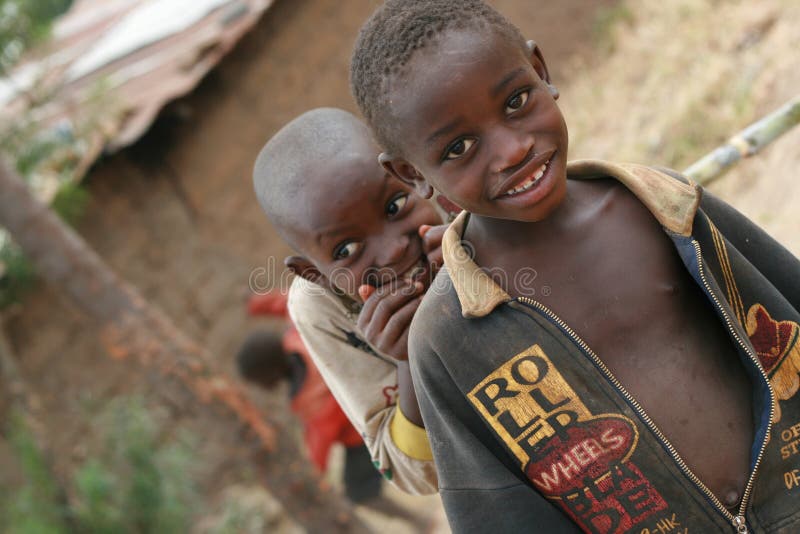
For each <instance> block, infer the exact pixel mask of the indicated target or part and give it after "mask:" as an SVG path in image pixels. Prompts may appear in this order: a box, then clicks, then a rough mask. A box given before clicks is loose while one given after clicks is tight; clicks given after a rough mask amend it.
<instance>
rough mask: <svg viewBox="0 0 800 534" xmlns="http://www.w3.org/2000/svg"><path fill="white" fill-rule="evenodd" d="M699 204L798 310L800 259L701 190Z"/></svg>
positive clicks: (799, 309)
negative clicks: (701, 196) (701, 197)
mask: <svg viewBox="0 0 800 534" xmlns="http://www.w3.org/2000/svg"><path fill="white" fill-rule="evenodd" d="M700 208H701V209H702V210H703V212H704V213H705V214H706V215H707V216H708V218H709V219H710V220H711V221H712V222H713V223H714V226H716V227H717V228H718V229H719V231H720V232H721V233H722V235H724V236H725V238H726V239H727V240H728V241H730V242H731V244H732V245H733V246H735V247H736V249H737V250H738V251H739V252H741V254H742V255H743V256H744V257H745V258H747V260H748V261H749V262H750V263H752V264H753V266H755V267H756V268H757V269H758V270H759V271H760V272H761V273H763V274H764V276H765V277H766V278H767V279H768V280H769V281H770V283H772V285H773V286H775V288H776V289H777V290H778V291H780V293H781V294H782V295H783V296H784V297H785V298H786V300H788V301H789V303H790V304H791V305H792V306H793V307H794V309H795V310H798V311H800V260H798V259H797V258H796V257H795V256H794V255H793V254H792V253H791V252H789V251H788V250H786V248H785V247H783V246H782V245H781V244H780V243H778V242H777V241H775V240H774V239H773V238H772V237H770V236H769V234H767V233H766V232H765V231H764V230H762V229H761V228H760V227H759V226H758V225H756V224H755V223H753V222H752V221H751V220H750V219H748V218H747V217H745V216H744V215H742V214H741V213H740V212H739V211H737V210H736V209H735V208H733V207H732V206H730V205H729V204H727V203H725V202H724V201H722V200H720V199H719V198H717V197H715V196H714V195H712V194H711V193H709V192H708V191H705V190H704V191H703V199H702V201H701V203H700Z"/></svg>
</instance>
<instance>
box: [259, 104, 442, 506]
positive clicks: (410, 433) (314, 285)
mask: <svg viewBox="0 0 800 534" xmlns="http://www.w3.org/2000/svg"><path fill="white" fill-rule="evenodd" d="M378 152H379V151H378V147H377V146H375V144H374V142H373V141H372V138H371V136H370V133H369V130H368V129H367V127H366V126H365V125H364V124H363V123H361V122H360V121H359V120H358V119H356V117H354V116H353V115H352V114H350V113H347V112H345V111H342V110H338V109H330V108H321V109H315V110H312V111H309V112H307V113H304V114H303V115H301V116H299V117H298V118H296V119H294V120H293V121H292V122H290V123H289V124H287V125H286V126H284V127H283V128H282V129H281V130H280V131H279V132H278V133H277V134H276V135H275V136H274V137H273V138H272V139H270V140H269V142H268V143H267V144H266V145H265V147H264V148H263V149H262V151H261V153H260V154H259V156H258V160H257V161H256V165H255V169H254V172H253V178H254V184H255V190H256V194H257V196H258V199H259V202H260V203H261V206H262V208H263V209H264V211H265V213H266V214H267V216H268V217H269V218H270V220H271V221H272V223H273V225H274V227H275V228H276V230H277V231H278V232H279V233H280V235H281V237H283V238H284V240H285V241H286V242H287V243H288V244H289V245H290V246H291V247H292V248H293V249H294V250H296V251H297V253H298V255H297V256H291V257H289V258H287V260H286V264H287V266H288V267H289V268H290V269H292V271H293V272H294V273H295V275H296V277H295V279H294V281H293V283H292V287H291V289H290V291H289V303H288V307H289V314H290V315H291V318H292V321H293V322H294V324H295V326H296V328H297V330H298V331H299V332H300V336H301V337H302V339H303V342H304V343H305V345H306V347H307V348H308V350H309V352H310V354H311V357H312V359H313V360H314V363H315V364H316V366H317V368H318V369H319V372H320V374H321V375H322V377H323V379H324V380H325V383H326V384H327V385H328V388H329V389H330V390H331V393H333V395H334V397H336V400H337V401H338V402H339V404H340V406H341V407H342V409H343V410H344V412H345V413H346V414H347V416H348V418H349V419H350V421H351V422H352V423H353V425H354V426H355V427H356V429H357V430H358V431H359V433H360V434H361V435H362V436H363V438H364V443H365V444H366V445H367V448H368V449H369V450H370V452H371V453H372V460H373V463H374V465H375V467H376V468H377V469H378V470H379V471H380V472H381V473H382V474H383V475H384V477H385V478H387V479H388V480H390V481H391V482H392V483H394V484H395V485H396V486H397V487H398V488H400V489H401V490H404V491H406V492H410V493H435V492H436V485H437V480H436V469H435V466H434V464H433V457H432V455H431V452H430V446H429V444H428V440H427V436H426V433H425V429H424V428H423V427H422V420H421V417H420V415H419V407H418V406H417V401H416V396H415V395H414V389H413V387H412V386H411V375H410V370H409V367H408V362H407V361H406V360H407V346H408V328H409V325H410V323H411V318H412V317H413V315H414V313H415V312H416V309H417V306H419V303H420V300H421V295H422V294H423V293H424V292H425V290H426V289H427V287H428V285H429V284H430V280H431V278H432V274H433V272H434V270H435V266H436V264H437V263H440V262H441V251H440V249H439V244H440V243H441V236H442V233H443V231H444V229H443V228H430V227H431V226H432V225H437V224H440V222H441V221H440V218H439V216H438V215H437V213H436V211H435V210H434V208H433V206H432V205H431V204H430V203H429V202H427V201H426V200H423V199H421V198H420V197H419V196H417V195H416V194H414V192H413V189H412V188H411V187H409V186H407V185H405V184H403V183H402V182H400V181H399V180H396V179H395V178H393V177H392V176H391V175H389V174H387V173H386V172H385V171H384V170H383V169H382V168H381V166H380V165H379V164H378V161H377V154H378ZM376 287H377V289H376ZM362 303H363V304H362Z"/></svg>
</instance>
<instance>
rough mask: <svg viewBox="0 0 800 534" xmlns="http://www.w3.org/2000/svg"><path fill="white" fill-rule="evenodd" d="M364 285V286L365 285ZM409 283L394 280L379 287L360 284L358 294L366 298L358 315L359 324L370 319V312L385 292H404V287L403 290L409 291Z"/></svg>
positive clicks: (371, 312)
mask: <svg viewBox="0 0 800 534" xmlns="http://www.w3.org/2000/svg"><path fill="white" fill-rule="evenodd" d="M365 286H366V287H365ZM410 288H411V285H410V284H409V283H408V282H405V281H399V280H395V281H393V282H391V283H389V284H385V285H383V286H381V287H380V288H377V287H375V286H370V285H368V284H362V285H361V286H359V288H358V294H359V296H362V298H363V295H366V296H367V298H365V299H363V302H364V305H363V306H362V307H361V313H359V315H358V321H359V324H360V323H361V322H362V321H364V322H365V323H367V322H369V321H370V320H371V319H372V314H373V312H374V311H375V307H376V306H377V305H378V303H379V302H380V300H381V298H383V297H384V296H386V295H387V294H391V293H394V292H404V291H403V289H406V291H405V292H409V290H410Z"/></svg>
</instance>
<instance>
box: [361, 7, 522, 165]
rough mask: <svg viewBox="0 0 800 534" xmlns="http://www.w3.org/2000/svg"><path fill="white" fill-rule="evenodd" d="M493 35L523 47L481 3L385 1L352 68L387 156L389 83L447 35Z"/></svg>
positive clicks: (391, 143)
mask: <svg viewBox="0 0 800 534" xmlns="http://www.w3.org/2000/svg"><path fill="white" fill-rule="evenodd" d="M467 28H477V29H487V28H488V29H490V30H492V31H495V32H498V33H500V34H501V35H504V36H506V37H507V38H509V39H511V40H513V41H518V42H519V44H520V45H521V46H523V47H524V46H525V38H524V37H523V36H522V33H520V31H519V29H518V28H517V27H516V26H514V25H513V24H511V23H510V22H509V21H508V20H507V19H506V18H505V17H503V15H501V14H500V13H498V12H497V11H496V10H495V9H494V8H492V7H491V6H489V5H487V4H486V3H485V2H483V1H481V0H387V1H386V2H385V3H384V5H383V6H381V7H380V8H378V10H377V11H375V13H373V14H372V16H371V17H370V19H369V20H368V21H367V22H366V24H364V26H363V27H362V28H361V31H360V32H359V35H358V39H357V40H356V44H355V49H354V50H353V58H352V62H351V64H350V89H351V91H352V92H353V96H354V97H355V100H356V103H357V104H358V107H359V108H360V109H361V113H362V114H363V115H364V117H366V119H367V122H369V124H370V126H371V127H372V129H373V132H374V133H375V136H376V137H377V140H378V142H379V143H380V144H381V145H382V146H383V147H384V148H385V149H386V150H388V151H389V152H392V153H395V154H397V153H398V148H399V147H398V146H397V143H396V141H395V140H394V136H393V135H392V124H393V121H392V120H391V115H390V108H389V100H388V85H389V84H388V82H389V80H391V79H393V78H398V77H400V76H401V75H402V73H403V67H405V66H406V65H407V64H408V63H409V62H410V61H411V58H412V57H413V56H414V54H415V53H416V52H418V51H420V50H423V49H424V48H425V47H427V46H428V45H429V44H431V42H432V41H434V40H435V39H436V38H437V37H438V36H439V35H441V34H442V33H444V32H445V31H447V30H454V29H455V30H458V29H467Z"/></svg>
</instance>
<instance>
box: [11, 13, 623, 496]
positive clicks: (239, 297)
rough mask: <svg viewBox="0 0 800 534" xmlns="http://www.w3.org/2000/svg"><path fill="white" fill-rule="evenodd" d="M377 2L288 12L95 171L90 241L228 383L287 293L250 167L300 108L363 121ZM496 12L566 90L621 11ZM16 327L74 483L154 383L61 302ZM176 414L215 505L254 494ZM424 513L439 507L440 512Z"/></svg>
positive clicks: (54, 292)
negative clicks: (358, 62) (363, 49)
mask: <svg viewBox="0 0 800 534" xmlns="http://www.w3.org/2000/svg"><path fill="white" fill-rule="evenodd" d="M377 4H378V2H376V1H375V0H348V1H347V2H341V1H340V0H313V1H312V0H304V1H302V2H299V1H296V0H279V1H277V2H276V3H275V5H274V6H273V7H272V8H271V9H270V10H269V11H268V12H267V14H266V15H265V17H264V18H263V20H262V21H261V22H260V23H259V24H258V25H257V27H256V28H255V30H254V31H253V32H252V33H251V34H249V35H248V36H246V37H245V38H244V39H243V41H242V42H241V43H240V44H239V45H238V47H237V48H236V49H235V50H234V52H233V53H232V54H231V55H230V56H229V57H227V58H226V59H224V60H223V62H222V64H221V65H220V66H219V67H218V68H217V69H216V70H214V71H213V72H212V73H211V74H210V75H209V76H208V77H207V78H206V79H205V80H204V81H203V82H202V84H201V85H200V86H199V87H198V88H197V90H195V91H194V92H193V93H192V94H190V95H188V96H186V97H185V98H183V99H181V100H179V101H177V102H174V103H173V104H171V105H170V106H169V107H168V108H167V109H166V110H165V112H164V113H163V114H162V116H161V118H160V119H159V120H158V122H157V123H156V124H155V125H154V127H153V128H152V130H151V131H150V132H149V133H148V134H147V135H146V136H145V137H144V138H143V139H142V140H140V141H139V142H138V143H137V144H136V145H134V146H133V147H131V148H129V149H126V150H124V151H122V152H121V153H118V154H116V155H113V156H110V157H107V158H105V159H104V160H102V161H101V162H99V163H98V164H97V165H96V167H95V168H94V169H93V170H92V171H91V173H90V175H89V177H88V178H87V181H86V183H87V186H88V188H89V191H90V193H91V202H90V206H89V209H88V211H87V214H86V216H85V218H84V219H83V221H82V222H81V223H80V225H79V228H78V229H79V231H80V233H81V234H82V235H83V236H84V237H85V239H86V240H87V241H88V242H89V243H90V244H91V245H92V246H93V247H94V248H95V249H96V250H97V251H98V252H99V253H100V255H101V256H102V257H103V258H105V259H106V261H107V262H108V263H109V264H110V265H111V266H112V267H113V268H114V269H116V270H117V271H118V272H119V273H120V274H121V275H122V276H123V277H124V278H126V279H127V280H129V281H130V282H132V283H133V284H134V285H136V286H138V288H139V289H140V290H141V291H142V292H143V294H144V295H145V296H146V297H147V298H148V299H150V301H152V302H153V303H155V304H157V305H158V306H160V307H161V308H163V309H164V310H165V311H166V312H167V314H168V315H169V316H171V317H172V318H173V319H174V320H175V322H176V323H177V324H178V326H180V327H181V328H183V329H184V330H185V331H186V332H188V333H189V334H190V335H192V336H194V337H195V338H196V339H198V340H199V341H200V342H202V343H203V344H205V346H206V347H207V348H208V349H209V350H210V351H211V352H212V353H213V354H215V355H216V357H217V358H219V360H220V361H221V362H222V363H223V365H224V367H225V368H226V369H227V370H228V371H230V372H233V366H232V355H233V353H234V351H235V349H236V347H237V345H238V343H239V342H240V341H241V340H242V338H243V336H244V335H245V334H246V332H248V331H249V330H251V329H253V328H256V327H258V326H260V325H263V324H264V323H263V321H255V320H251V319H248V318H247V317H246V316H245V313H244V295H245V294H246V292H247V288H248V280H249V276H250V274H251V273H252V272H253V271H254V270H256V269H259V268H266V269H267V271H268V272H270V273H272V274H273V275H274V277H271V278H270V280H271V281H274V280H276V279H277V277H278V276H279V275H280V273H281V270H282V269H281V267H282V263H281V259H282V258H283V257H284V256H285V255H286V254H287V253H288V252H289V251H288V249H287V248H286V247H285V246H284V245H283V244H282V243H281V242H280V240H279V239H278V238H277V236H276V235H275V233H274V231H273V230H272V228H270V226H269V224H268V223H267V221H266V219H265V218H264V216H263V215H262V214H261V213H260V211H259V208H258V206H257V203H256V201H255V198H254V195H253V193H252V187H251V178H250V172H251V167H252V163H253V160H254V158H255V156H256V154H257V152H258V150H259V149H260V147H261V145H262V144H263V143H264V141H265V140H266V139H267V138H268V137H269V136H270V135H271V134H273V133H274V132H275V131H276V130H277V129H278V128H279V127H280V126H281V125H282V124H284V123H286V122H287V121H288V120H290V119H291V118H293V117H294V116H296V115H297V114H299V113H301V112H303V111H304V110H307V109H309V108H312V107H316V106H338V107H343V108H345V109H348V110H354V109H355V107H354V104H353V103H352V101H351V98H350V95H349V91H348V86H347V68H348V60H349V54H350V50H351V47H352V42H353V40H354V38H355V35H356V32H357V29H358V27H359V26H360V24H361V23H362V22H363V20H364V19H365V18H366V17H367V16H368V14H369V13H370V12H371V11H372V10H373V9H374V8H375V7H376V6H377ZM495 4H496V5H497V7H498V8H499V9H500V10H501V11H503V12H504V13H505V14H506V15H508V16H509V17H510V18H511V19H512V20H513V21H514V22H515V23H516V24H517V25H518V26H520V28H522V30H523V32H524V33H525V34H526V35H530V36H534V37H536V39H537V42H538V43H539V44H540V46H541V47H542V48H543V50H544V51H545V53H546V55H547V58H548V61H549V64H550V67H551V72H552V73H553V75H554V77H555V79H556V82H560V81H562V80H565V79H566V78H567V75H568V72H567V70H566V69H565V68H564V67H563V66H564V65H567V64H568V61H567V59H568V58H570V57H572V56H575V55H576V54H591V51H592V45H593V37H592V35H593V33H592V32H593V30H594V28H595V24H596V20H597V17H598V10H601V9H603V8H604V7H605V6H609V5H612V4H614V2H613V1H611V0H604V1H593V0H562V1H560V2H542V3H538V4H539V6H538V8H536V9H534V7H533V5H534V3H533V2H529V1H527V0H517V1H513V0H497V1H496V2H495ZM588 57H591V56H588ZM270 283H272V282H270ZM5 327H6V330H7V332H8V335H9V338H10V340H11V343H12V345H13V349H14V351H15V353H16V355H17V357H18V358H19V360H20V366H21V370H22V372H23V374H24V376H25V377H26V378H27V380H28V381H29V382H30V385H31V386H32V387H33V388H34V389H35V390H36V391H37V392H38V393H39V395H40V399H39V401H40V404H41V414H42V418H43V422H44V423H45V426H46V428H47V432H48V434H49V436H50V437H51V446H52V449H53V450H54V451H55V452H56V453H57V461H56V468H57V470H58V471H59V472H61V473H64V472H68V471H69V470H71V469H72V468H73V466H74V465H75V464H76V463H77V462H80V461H81V460H83V459H84V458H85V457H86V456H87V454H89V451H90V449H91V447H92V444H91V439H90V438H87V436H90V435H91V426H90V422H91V420H92V418H93V417H94V416H95V415H96V414H97V412H98V410H100V409H101V408H102V406H103V405H104V404H106V402H107V401H108V400H109V399H110V398H112V397H114V396H117V395H121V394H127V393H134V392H137V393H141V394H143V395H145V396H146V395H147V391H148V385H147V383H146V382H145V381H143V378H142V374H141V373H140V372H139V371H138V370H137V369H135V368H133V367H132V366H129V365H127V364H124V363H118V362H113V361H111V360H110V359H109V358H108V357H107V356H106V355H105V354H104V353H103V351H102V349H101V347H100V344H99V343H98V342H97V340H96V338H95V335H94V332H93V330H92V326H91V323H90V322H89V321H87V320H86V319H85V318H84V317H82V316H81V315H80V314H79V313H78V312H77V311H76V310H75V309H74V308H73V307H72V306H71V305H70V304H69V303H68V302H66V301H65V300H64V299H63V298H62V297H61V296H60V294H59V292H58V288H54V287H47V286H45V285H43V284H40V287H39V288H38V289H37V290H35V291H34V292H33V293H32V294H30V295H29V297H28V298H27V299H26V300H25V302H24V303H23V305H22V306H20V307H19V308H18V309H16V310H14V311H12V313H11V314H10V316H9V318H8V320H7V321H6V323H5ZM254 393H255V394H256V396H257V397H258V400H259V402H261V403H263V405H264V407H265V409H267V410H271V411H273V412H279V411H280V410H281V406H282V403H281V402H280V400H279V398H277V397H276V396H275V395H272V396H271V395H265V394H261V393H259V392H254ZM281 393H282V392H281ZM165 410H166V411H165V412H164V414H163V416H164V417H165V418H166V420H167V421H169V422H171V423H173V424H174V425H175V426H176V427H179V426H180V427H184V426H185V427H187V428H188V429H190V430H192V431H195V432H199V433H200V434H201V435H202V438H203V439H202V445H201V450H200V452H199V454H198V460H197V464H198V465H197V470H198V472H199V473H200V474H201V475H202V476H201V480H202V481H203V491H204V492H205V494H206V495H207V497H208V499H209V501H214V500H215V499H217V498H218V497H219V495H221V493H222V492H223V489H224V488H225V487H228V486H230V485H232V484H235V483H236V484H241V483H246V482H247V481H248V473H247V466H246V465H243V464H242V462H240V461H238V460H237V455H236V451H237V441H238V436H224V435H219V433H215V432H214V429H199V428H194V427H193V426H192V413H191V411H189V412H188V413H187V412H186V411H182V410H178V409H177V408H175V407H167V408H165ZM4 447H5V446H4V444H2V442H1V441H0V465H9V464H8V462H9V458H8V451H7V450H6V449H5V448H4ZM3 457H4V458H5V460H3ZM3 473H5V474H3ZM11 477H13V469H0V482H3V480H4V478H5V479H8V478H11ZM416 502H417V501H412V502H411V503H410V505H411V506H416V504H414V503H416ZM420 502H424V503H425V504H424V507H426V508H428V509H429V508H430V507H431V506H432V505H431V503H434V504H433V506H435V503H436V498H433V500H430V499H429V500H425V501H420Z"/></svg>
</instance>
